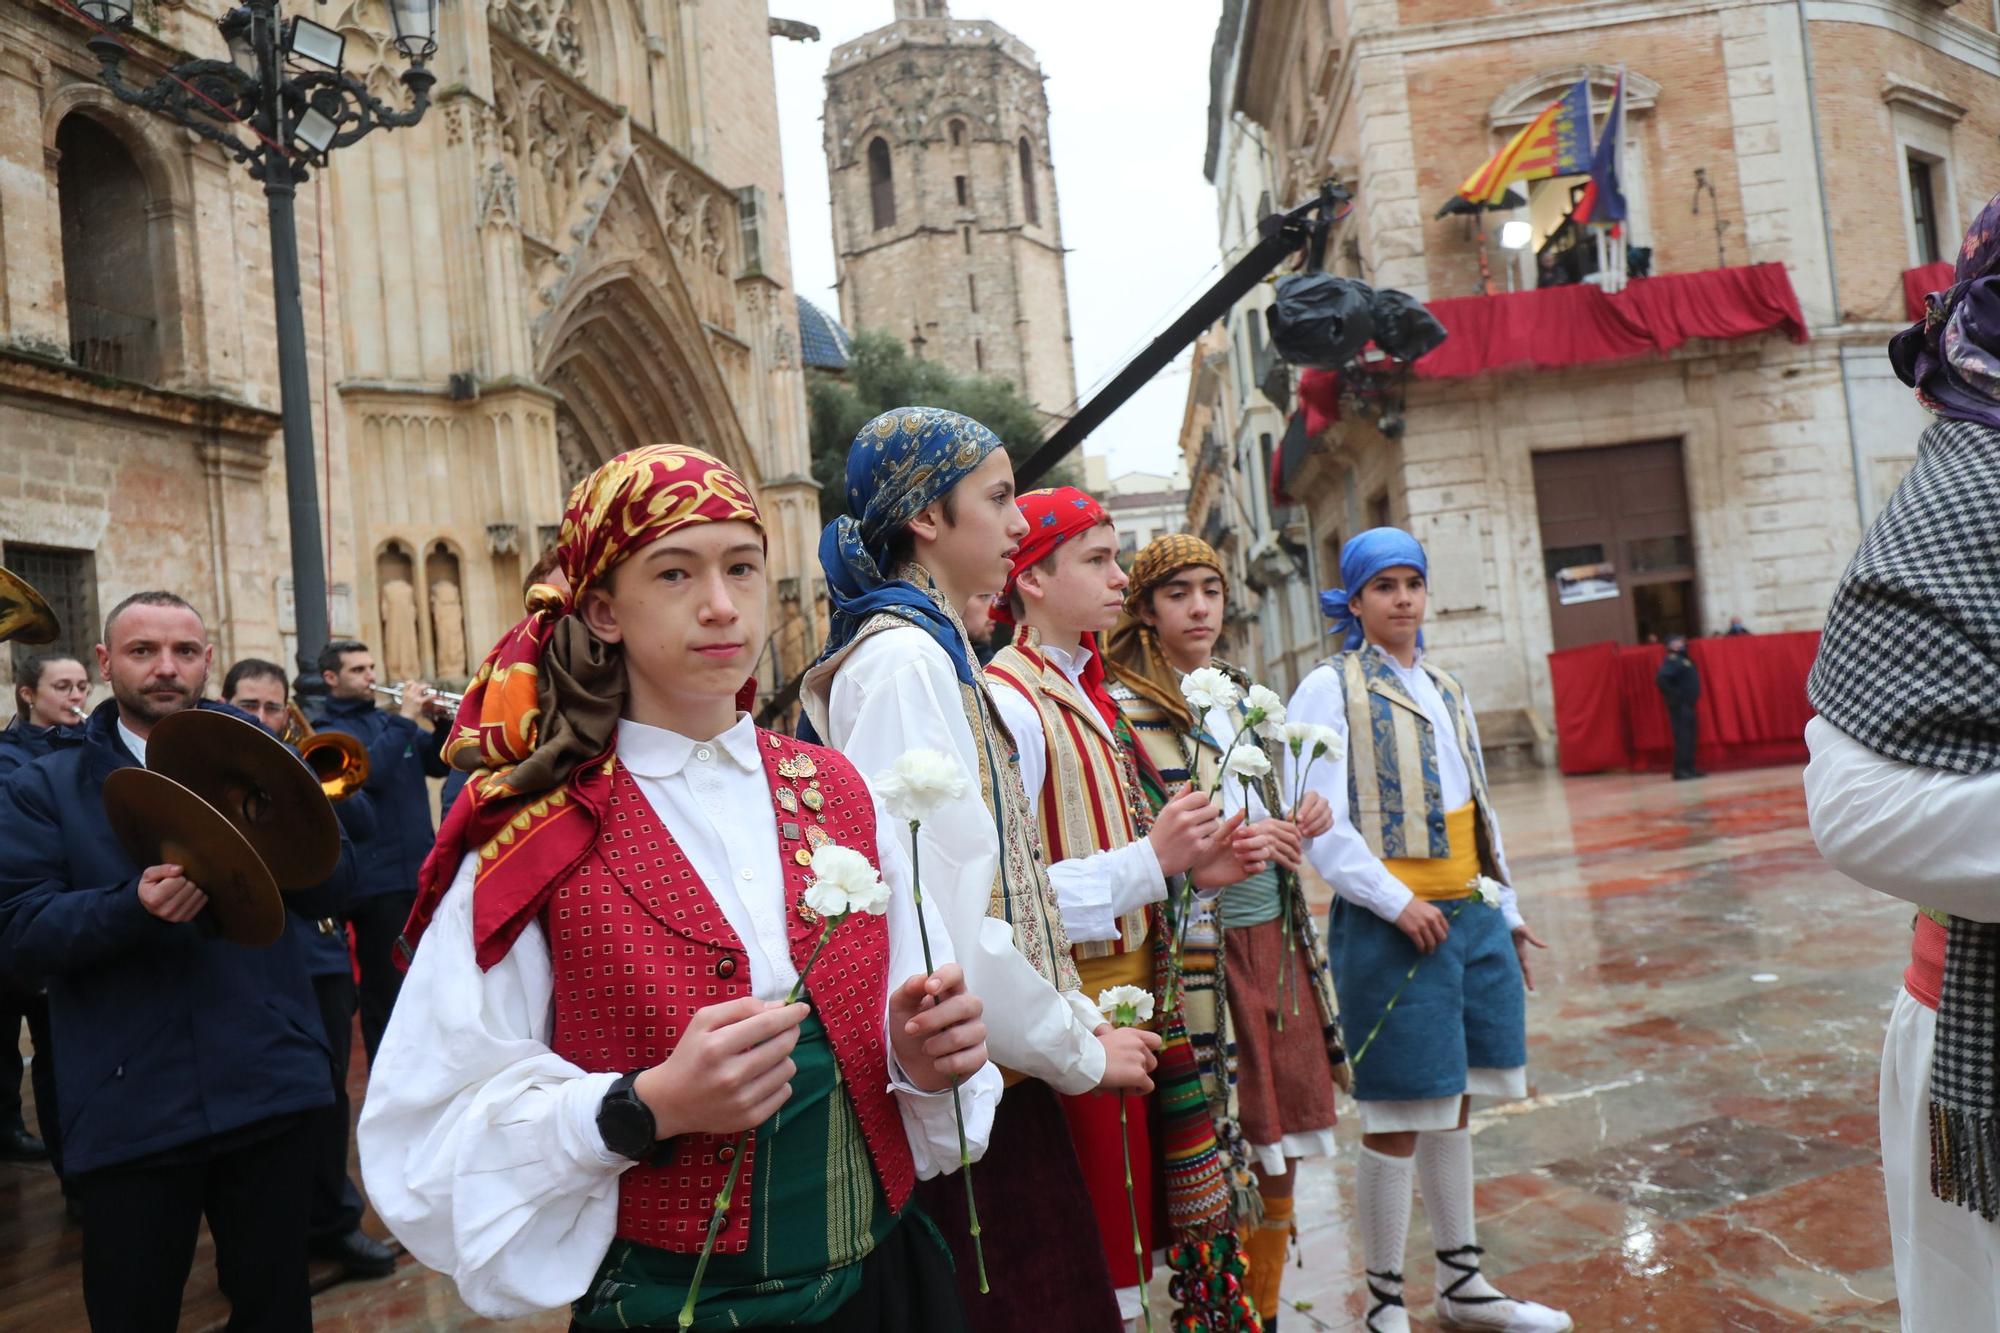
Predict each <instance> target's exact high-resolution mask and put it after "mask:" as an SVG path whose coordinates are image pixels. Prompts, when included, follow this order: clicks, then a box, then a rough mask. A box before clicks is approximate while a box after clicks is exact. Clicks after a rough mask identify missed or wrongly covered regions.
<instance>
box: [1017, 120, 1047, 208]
mask: <svg viewBox="0 0 2000 1333" xmlns="http://www.w3.org/2000/svg"><path fill="white" fill-rule="evenodd" d="M1020 146H1021V211H1022V213H1023V214H1025V215H1026V216H1027V219H1028V222H1029V224H1030V225H1040V223H1041V220H1042V206H1041V204H1040V203H1039V202H1038V201H1037V200H1036V198H1035V150H1034V149H1032V148H1030V147H1028V137H1027V136H1026V135H1025V134H1024V135H1022V136H1021V145H1020Z"/></svg>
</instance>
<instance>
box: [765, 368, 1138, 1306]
mask: <svg viewBox="0 0 2000 1333" xmlns="http://www.w3.org/2000/svg"><path fill="white" fill-rule="evenodd" d="M847 505H848V509H849V511H850V512H849V513H848V514H846V515H843V516H842V517H841V518H839V519H837V520H835V521H834V522H832V523H830V524H828V525H827V528H826V531H825V533H824V534H823V535H822V537H821V539H820V563H821V565H823V566H824V567H825V570H826V581H827V593H828V598H829V601H830V603H831V607H832V613H833V616H832V619H833V625H832V630H831V633H830V634H829V635H828V638H827V646H826V648H825V650H824V652H823V653H822V654H821V657H820V660H819V661H818V662H817V663H815V664H814V666H813V667H812V669H811V670H810V671H808V672H807V673H806V677H805V681H804V684H803V687H802V692H801V702H802V704H803V706H804V710H805V714H806V723H805V726H804V727H802V731H804V732H805V733H806V734H807V735H808V736H811V737H817V738H823V740H824V743H825V744H827V745H830V746H832V747H833V748H835V749H837V750H840V751H841V752H842V753H844V754H845V755H846V756H847V757H848V759H850V760H851V761H853V763H854V765H855V767H857V768H858V769H859V770H860V771H861V772H862V773H863V774H865V775H869V776H872V775H874V774H877V773H881V772H885V771H886V770H888V769H889V767H890V766H891V765H892V764H894V763H895V762H896V760H897V759H898V758H900V757H901V756H902V755H904V754H905V753H907V752H909V751H911V750H935V751H940V752H942V753H944V754H947V755H949V756H951V757H953V758H955V759H956V760H957V761H958V763H959V764H960V766H961V767H962V768H963V769H964V770H965V773H966V775H967V776H968V777H969V778H970V779H971V781H970V782H969V783H968V784H967V786H966V790H965V793H964V795H963V796H962V797H960V798H959V799H958V800H956V801H954V802H951V803H950V804H949V805H948V806H947V807H946V808H945V809H944V810H942V811H939V812H937V813H934V814H932V815H931V816H930V817H929V818H927V819H925V820H924V821H923V825H922V829H921V831H920V833H919V834H918V846H919V851H920V860H919V865H920V868H921V872H922V875H923V889H924V896H925V899H926V900H927V902H929V903H931V904H932V905H934V906H935V907H936V908H937V909H938V915H939V916H940V917H942V918H943V919H944V922H945V927H946V929H947V930H948V931H949V932H950V935H951V938H952V944H953V947H954V949H955V950H956V952H957V955H958V961H959V964H960V965H961V966H962V967H963V968H964V969H965V975H966V984H967V986H968V988H971V989H973V990H974V993H975V994H977V995H978V996H979V997H980V998H981V1000H983V1001H984V1002H985V1006H986V1013H987V1015H988V1025H987V1044H988V1048H989V1050H990V1051H991V1053H992V1058H993V1060H994V1062H995V1063H997V1064H999V1065H1001V1066H1002V1067H1003V1068H1005V1069H1007V1070H1010V1071H1015V1074H1014V1078H1015V1080H1016V1081H1014V1082H1012V1083H1011V1085H1010V1086H1009V1088H1008V1090H1007V1093H1006V1095H1005V1097H1004V1098H1003V1100H1002V1101H1001V1104H1000V1109H999V1110H998V1111H997V1112H996V1113H995V1116H994V1121H993V1133H992V1138H991V1140H990V1141H989V1143H988V1146H987V1150H986V1156H985V1158H984V1159H983V1160H982V1161H981V1163H979V1165H978V1166H977V1168H976V1169H975V1170H974V1171H973V1173H972V1180H973V1184H974V1186H975V1188H976V1191H977V1195H978V1202H979V1221H980V1229H981V1238H982V1240H983V1242H984V1246H985V1255H986V1264H987V1269H988V1271H989V1272H990V1273H991V1275H992V1277H993V1279H994V1285H995V1287H996V1290H995V1292H994V1294H991V1295H981V1294H979V1292H978V1291H977V1289H976V1287H975V1286H974V1285H973V1279H974V1275H975V1272H976V1268H975V1265H974V1262H973V1255H972V1252H971V1247H970V1244H969V1241H968V1237H967V1219H966V1212H965V1199H964V1194H963V1191H962V1190H961V1189H960V1188H959V1184H958V1182H956V1181H954V1182H952V1188H950V1189H937V1190H932V1189H929V1188H928V1187H926V1188H924V1189H922V1190H921V1191H920V1192H919V1195H918V1198H919V1201H920V1202H921V1203H922V1205H923V1207H924V1208H925V1210H926V1211H927V1212H929V1213H930V1215H931V1216H932V1217H934V1218H936V1219H937V1220H938V1222H939V1223H940V1224H941V1226H942V1228H943V1230H944V1233H945V1236H946V1238H947V1240H948V1241H949V1242H950V1243H951V1245H952V1248H953V1252H954V1255H955V1257H956V1258H957V1260H958V1279H959V1290H960V1292H961V1294H962V1296H963V1298H964V1299H963V1304H964V1307H965V1312H966V1317H967V1322H968V1325H969V1326H970V1327H971V1328H972V1329H974V1330H975V1331H976V1333H1001V1331H1004V1333H1017V1331H1018V1333H1069V1331H1070V1330H1075V1333H1113V1331H1114V1330H1117V1329H1118V1328H1119V1327H1120V1320H1119V1317H1118V1303H1117V1300H1116V1298H1115V1297H1114V1295H1113V1288H1112V1285H1111V1276H1110V1273H1109V1270H1108V1268H1107V1267H1106V1264H1105V1259H1104V1253H1103V1250H1102V1248H1101V1247H1100V1246H1099V1245H1098V1243H1097V1237H1096V1233H1095V1230H1094V1228H1093V1227H1092V1220H1091V1219H1092V1215H1091V1211H1090V1201H1089V1196H1088V1195H1087V1194H1086V1192H1085V1190H1084V1185H1083V1177H1082V1175H1081V1173H1080V1171H1079V1169H1078V1165H1077V1159H1076V1153H1075V1151H1074V1150H1073V1149H1072V1148H1071V1146H1070V1142H1069V1136H1068V1130H1067V1127H1066V1124H1065V1122H1064V1119H1063V1114H1062V1110H1061V1107H1060V1106H1059V1105H1058V1103H1057V1101H1056V1098H1055V1096H1054V1095H1053V1093H1057V1092H1059V1093H1066V1094H1071V1095H1075V1094H1080V1093H1085V1092H1089V1091H1092V1090H1093V1089H1095V1090H1102V1091H1107V1092H1125V1091H1130V1092H1137V1093H1149V1092H1151V1091H1152V1089H1153V1084H1152V1081H1151V1079H1150V1078H1149V1077H1148V1075H1149V1074H1150V1072H1151V1070H1152V1068H1153V1064H1154V1056H1153V1052H1154V1051H1155V1050H1157V1049H1158V1048H1159V1045H1160V1038H1159V1037H1158V1036H1156V1035H1154V1034H1153V1033H1150V1032H1146V1031H1144V1030H1142V1029H1138V1028H1112V1027H1110V1026H1109V1025H1107V1024H1106V1023H1105V1022H1104V1020H1103V1017H1102V1016H1101V1015H1100V1014H1099V1013H1098V1012H1097V1009H1096V1006H1095V1005H1094V1004H1093V1003H1092V1002H1091V997H1088V996H1085V995H1084V994H1083V993H1082V991H1081V989H1080V986H1079V982H1078V978H1077V974H1076V966H1075V963H1074V961H1073V960H1072V958H1071V956H1070V941H1069V936H1068V934H1067V932H1066V931H1065V930H1064V927H1063V916H1062V905H1061V903H1060V902H1059V901H1058V899H1057V896H1056V893H1055V890H1054V889H1052V888H1051V887H1050V882H1049V876H1048V872H1047V869H1046V867H1045V866H1044V865H1043V864H1042V861H1041V855H1042V854H1041V848H1040V846H1039V843H1038V841H1037V839H1036V836H1035V816H1034V812H1033V809H1032V808H1031V807H1030V806H1029V804H1028V797H1027V793H1026V792H1025V791H1024V790H1023V788H1022V784H1021V776H1020V770H1019V768H1018V767H1017V760H1016V758H1015V750H1016V747H1015V745H1014V743H1013V740H1012V738H1011V737H1010V736H1009V735H1008V733H1007V731H1006V728H1005V726H1004V725H1003V724H1002V723H1001V721H1000V719H999V715H998V713H997V711H996V709H995V707H994V705H993V701H992V697H991V696H990V695H989V693H988V691H987V684H986V679H985V676H984V673H983V672H982V671H981V670H980V668H979V666H978V665H977V663H976V661H975V659H974V656H973V652H972V646H971V644H970V643H969V641H968V640H967V636H966V632H965V625H964V621H963V619H962V618H961V615H960V608H961V607H964V606H966V605H967V604H968V602H969V601H970V600H971V599H972V598H973V597H974V596H976V595H978V594H981V593H997V592H999V591H1000V590H1001V589H1002V588H1003V587H1005V586H1006V583H1007V579H1008V576H1009V575H1010V574H1011V573H1012V571H1013V563H1012V557H1013V554H1014V552H1015V550H1016V549H1017V548H1018V547H1019V545H1020V542H1021V539H1022V538H1023V537H1025V536H1026V535H1027V532H1028V525H1027V522H1026V521H1025V520H1024V519H1023V518H1022V517H1021V512H1020V510H1019V509H1018V508H1016V507H1015V503H1014V468H1013V464H1012V463H1011V462H1010V461H1009V460H1008V457H1007V451H1006V450H1005V449H1004V448H1002V447H1001V445H1000V441H999V439H998V437H996V436H995V435H994V434H993V432H992V431H990V430H988V429H986V427H984V426H982V425H980V424H979V423H978V422H976V421H973V420H972V419H971V418H969V417H964V416H960V415H959V414H958V413H956V412H948V411H945V410H943V409H942V408H934V407H904V408H897V409H895V410H893V411H890V412H885V413H883V414H882V415H881V416H879V417H877V418H876V419H875V420H873V421H871V422H869V423H868V424H867V425H866V426H864V427H862V429H861V432H860V433H859V434H858V435H856V436H855V438H854V443H853V445H852V447H851V448H850V449H849V451H848V455H847ZM1052 1221H1053V1223H1054V1225H1053V1226H1052V1225H1051V1222H1052ZM1065 1227H1069V1228H1072V1229H1071V1230H1068V1231H1065V1230H1064V1228H1065ZM1003 1284H1004V1285H1003ZM1003 1290H1004V1292H1005V1294H1004V1296H1003V1295H1002V1294H1000V1292H1001V1291H1003Z"/></svg>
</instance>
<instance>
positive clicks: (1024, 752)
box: [993, 644, 1167, 944]
mask: <svg viewBox="0 0 2000 1333" xmlns="http://www.w3.org/2000/svg"><path fill="white" fill-rule="evenodd" d="M1041 651H1042V655H1043V656H1045V657H1047V658H1048V659H1049V661H1051V662H1053V663H1055V665H1056V668H1057V670H1059V671H1061V672H1062V673H1063V676H1064V677H1065V678H1066V679H1067V680H1068V681H1069V683H1070V685H1071V686H1072V687H1073V688H1074V689H1075V690H1076V697H1077V702H1078V703H1080V704H1083V705H1084V706H1086V707H1088V706H1089V701H1088V700H1087V699H1086V698H1085V697H1084V693H1083V681H1082V677H1083V668H1084V667H1085V666H1087V665H1089V662H1090V649H1089V648H1085V647H1079V648H1078V649H1077V650H1076V651H1075V652H1064V651H1063V650H1062V649H1060V648H1052V647H1050V646H1049V645H1048V644H1043V645H1042V647H1041ZM993 704H994V706H995V707H996V708H998V709H999V710H1000V718H1001V720H1002V721H1003V722H1005V723H1006V724H1007V730H1008V731H1009V732H1011V733H1013V736H1014V743H1015V744H1016V745H1017V746H1019V747H1020V752H1021V785H1022V786H1023V787H1026V788H1027V789H1028V805H1029V807H1030V808H1031V809H1032V808H1033V807H1035V806H1036V805H1038V804H1039V803H1040V801H1041V798H1042V784H1043V783H1044V782H1046V781H1048V776H1049V738H1048V735H1047V733H1046V732H1045V731H1044V730H1043V728H1042V714H1041V710H1039V709H1038V708H1036V707H1035V705H1034V704H1033V702H1031V701H1030V700H1028V699H1027V698H1025V697H1024V696H1023V695H1022V694H1021V692H1020V691H1019V690H1017V689H1015V688H1014V687H1013V686H1011V685H1006V684H1001V683H998V682H995V684H994V687H993ZM1049 885H1050V886H1051V887H1052V888H1054V889H1055V891H1056V903H1057V905H1058V906H1060V907H1061V908H1062V918H1063V929H1064V930H1066V931H1068V932H1069V939H1070V943H1071V944H1089V943H1092V942H1095V941H1101V940H1115V939H1117V938H1118V920H1119V918H1120V917H1122V916H1124V915H1125V914H1126V913H1128V912H1136V911H1138V910H1139V909H1140V908H1141V907H1144V906H1146V905H1147V904H1148V903H1156V902H1159V901H1160V900H1161V899H1162V898H1164V897H1166V896H1167V878H1166V876H1165V875H1164V874H1163V873H1162V872H1161V870H1160V858H1159V857H1158V856H1156V855H1155V854H1154V853H1153V844H1152V842H1151V841H1150V840H1149V839H1146V838H1140V839H1139V840H1138V841H1136V842H1129V843H1127V844H1125V846H1123V847H1119V848H1115V849H1113V850H1111V851H1105V852H1093V853H1092V854H1090V855H1089V856H1073V857H1071V858H1070V859H1069V860H1067V861H1058V862H1056V863H1055V864H1054V865H1052V866H1050V867H1049Z"/></svg>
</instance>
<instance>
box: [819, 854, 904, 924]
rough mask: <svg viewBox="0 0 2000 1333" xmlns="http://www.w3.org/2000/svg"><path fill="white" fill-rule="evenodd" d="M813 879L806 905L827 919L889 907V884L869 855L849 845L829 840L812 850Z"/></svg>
mask: <svg viewBox="0 0 2000 1333" xmlns="http://www.w3.org/2000/svg"><path fill="white" fill-rule="evenodd" d="M812 872H813V882H812V885H811V887H809V888H808V889H807V890H806V906H807V907H810V908H812V910H813V911H815V912H818V913H819V914H820V915H821V916H823V917H826V918H828V919H833V918H837V917H843V916H846V915H847V914H848V913H849V912H866V913H867V914H868V915H870V916H880V915H882V913H884V912H886V911H888V910H889V886H888V885H887V884H884V883H883V882H882V876H881V875H880V874H879V873H877V871H876V869H875V867H874V866H872V865H870V864H869V863H868V858H867V857H865V856H863V855H862V854H861V853H860V852H857V851H855V850H854V849H853V848H852V847H842V846H841V845H840V844H838V843H831V842H830V843H828V844H827V845H826V846H824V847H822V848H820V849H819V850H818V851H816V852H814V853H813V858H812Z"/></svg>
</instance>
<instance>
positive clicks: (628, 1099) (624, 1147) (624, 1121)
mask: <svg viewBox="0 0 2000 1333" xmlns="http://www.w3.org/2000/svg"><path fill="white" fill-rule="evenodd" d="M597 1132H598V1133H599V1134H601V1135H602V1136H603V1137H604V1146H605V1147H607V1148H609V1149H611V1151H613V1152H615V1153H617V1154H619V1155H620V1156H622V1157H630V1158H633V1159H634V1160H638V1159H641V1158H644V1157H645V1156H646V1155H647V1154H649V1153H651V1152H652V1150H653V1113H652V1112H651V1111H650V1110H648V1109H647V1107H646V1104H645V1103H644V1102H642V1101H640V1100H639V1099H638V1098H637V1097H636V1096H634V1095H633V1094H632V1093H631V1092H629V1091H628V1092H623V1093H620V1094H618V1095H616V1096H613V1097H611V1098H610V1099H608V1100H607V1101H606V1102H605V1103H604V1105H603V1106H601V1107H599V1108H598V1111H597Z"/></svg>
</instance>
